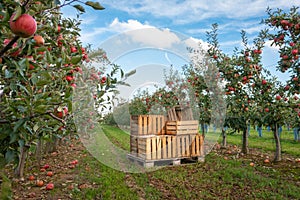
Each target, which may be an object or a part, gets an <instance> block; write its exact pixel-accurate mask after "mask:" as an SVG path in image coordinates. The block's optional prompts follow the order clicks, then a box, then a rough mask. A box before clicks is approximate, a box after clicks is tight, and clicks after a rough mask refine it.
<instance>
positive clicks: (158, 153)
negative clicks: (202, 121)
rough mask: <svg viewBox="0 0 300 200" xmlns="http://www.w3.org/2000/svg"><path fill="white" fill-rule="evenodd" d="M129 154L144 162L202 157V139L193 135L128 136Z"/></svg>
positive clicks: (200, 136) (197, 135)
mask: <svg viewBox="0 0 300 200" xmlns="http://www.w3.org/2000/svg"><path fill="white" fill-rule="evenodd" d="M130 153H131V154H132V155H135V156H137V157H140V158H142V159H144V160H164V159H165V160H168V159H173V158H189V157H199V156H202V155H203V137H202V135H199V134H193V135H176V136H173V135H159V136H151V135H148V136H134V135H131V136H130Z"/></svg>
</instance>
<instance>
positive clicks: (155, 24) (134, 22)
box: [63, 0, 300, 81]
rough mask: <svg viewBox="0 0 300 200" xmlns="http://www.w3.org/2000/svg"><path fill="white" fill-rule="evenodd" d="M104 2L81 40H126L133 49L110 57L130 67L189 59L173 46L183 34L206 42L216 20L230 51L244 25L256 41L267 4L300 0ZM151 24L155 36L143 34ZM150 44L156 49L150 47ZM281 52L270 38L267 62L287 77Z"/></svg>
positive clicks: (85, 22)
mask: <svg viewBox="0 0 300 200" xmlns="http://www.w3.org/2000/svg"><path fill="white" fill-rule="evenodd" d="M99 3H100V4H101V5H102V6H104V7H105V10H103V11H95V10H93V9H92V8H88V7H87V8H86V13H85V14H83V15H82V16H81V19H82V25H81V29H82V31H81V40H82V42H83V43H84V44H92V47H94V48H97V47H101V48H103V44H106V43H107V41H109V42H108V45H106V46H107V47H108V48H110V49H113V50H119V49H120V48H121V46H122V45H123V46H125V47H126V48H128V49H129V50H128V49H127V50H124V49H123V50H122V51H123V53H117V54H118V56H115V57H113V58H112V57H110V53H108V57H109V58H110V59H111V60H113V61H114V62H116V63H118V64H120V65H121V66H122V67H123V68H124V69H125V71H126V70H130V69H134V68H137V67H139V66H144V65H150V64H159V65H162V66H168V65H170V64H173V65H178V66H180V65H182V64H184V63H185V62H184V61H185V58H184V56H183V57H182V56H181V55H179V58H178V56H177V58H176V55H177V54H176V51H175V52H174V51H173V49H172V48H173V47H170V45H172V44H175V43H177V44H178V42H182V40H181V41H178V36H179V37H180V36H183V37H186V38H185V39H187V38H188V39H190V40H189V41H193V42H196V43H197V42H199V41H200V42H203V41H205V40H206V31H209V30H211V25H212V24H213V23H218V25H219V41H220V46H221V49H222V50H223V51H224V52H225V53H228V54H230V53H232V50H233V48H234V47H238V46H239V45H240V43H241V37H240V32H241V30H245V31H246V33H247V36H248V40H249V42H251V41H252V40H253V39H254V38H255V37H256V36H257V34H258V32H259V31H260V30H261V29H263V28H264V25H263V24H261V20H262V19H263V18H266V17H267V15H266V9H267V7H270V8H273V9H276V8H280V9H283V10H286V11H288V10H289V9H290V8H291V7H292V6H300V1H299V0H289V1H287V0H235V1H227V0H130V1H128V0H127V1H124V0H101V1H99ZM63 12H64V15H65V16H66V17H72V16H74V15H75V14H76V11H75V10H74V9H71V8H66V9H64V10H63ZM146 28H151V29H152V32H150V33H149V34H148V35H149V36H145V35H147V34H144V33H140V34H139V36H137V34H136V30H138V29H146ZM124 33H130V35H131V38H127V36H128V35H129V34H128V35H127V34H124ZM174 34H175V35H174ZM120 35H121V36H123V38H122V39H120V38H118V37H119V36H120ZM125 35H126V37H125ZM141 35H142V36H141ZM118 39H119V41H121V42H122V45H121V46H118V45H117V43H115V41H117V40H118ZM125 39H126V42H129V43H131V44H132V43H133V42H138V43H139V45H140V46H135V47H134V48H135V49H134V48H131V47H129V46H126V45H128V44H127V43H126V42H124V41H125ZM134 40H136V41H134ZM112 41H113V42H112ZM162 41H163V43H162ZM186 41H187V40H184V42H186ZM112 43H113V44H112ZM141 43H144V44H143V45H141ZM156 43H157V44H156ZM158 43H159V44H158ZM184 44H186V43H184ZM149 45H150V47H152V50H153V51H152V52H151V51H149V48H148V47H149ZM126 48H125V49H126ZM147 48H148V49H147ZM141 49H142V50H141ZM145 49H147V50H145ZM150 49H151V48H150ZM104 50H106V49H105V48H104ZM159 50H163V51H162V52H161V55H156V52H157V51H159ZM108 52H109V50H108ZM124 52H125V53H124ZM276 52H277V49H276V48H274V47H271V46H270V43H267V45H266V47H265V49H264V52H263V63H264V66H265V67H267V68H268V69H270V70H271V71H272V72H273V73H274V74H276V75H277V76H278V77H279V78H280V79H282V80H284V79H285V77H287V76H288V74H284V75H283V74H281V73H279V72H275V70H273V66H275V65H276V62H277V59H276V58H277V57H278V55H277V53H276ZM155 55H156V56H155ZM152 75H153V74H152ZM160 76H161V75H160ZM149 81H151V80H149Z"/></svg>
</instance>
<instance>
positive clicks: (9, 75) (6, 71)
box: [4, 69, 14, 78]
mask: <svg viewBox="0 0 300 200" xmlns="http://www.w3.org/2000/svg"><path fill="white" fill-rule="evenodd" d="M4 73H5V78H11V77H13V76H14V74H13V73H11V72H10V71H9V70H7V69H5V72H4Z"/></svg>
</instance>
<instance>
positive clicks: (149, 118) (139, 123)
mask: <svg viewBox="0 0 300 200" xmlns="http://www.w3.org/2000/svg"><path fill="white" fill-rule="evenodd" d="M130 133H131V135H163V134H165V117H164V116H163V115H132V116H131V118H130Z"/></svg>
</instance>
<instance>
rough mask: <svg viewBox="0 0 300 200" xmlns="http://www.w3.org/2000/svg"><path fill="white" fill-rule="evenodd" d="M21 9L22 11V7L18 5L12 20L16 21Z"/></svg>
mask: <svg viewBox="0 0 300 200" xmlns="http://www.w3.org/2000/svg"><path fill="white" fill-rule="evenodd" d="M22 11H23V9H22V7H21V6H18V8H17V11H16V14H15V16H14V18H13V19H12V20H13V21H16V20H17V19H18V18H19V17H20V16H21V15H22Z"/></svg>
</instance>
